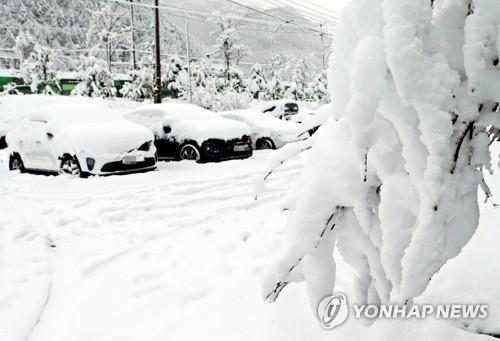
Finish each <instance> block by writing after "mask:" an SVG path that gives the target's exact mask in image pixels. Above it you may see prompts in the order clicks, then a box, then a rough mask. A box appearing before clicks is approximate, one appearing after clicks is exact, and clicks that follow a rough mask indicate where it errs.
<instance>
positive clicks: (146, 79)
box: [120, 56, 154, 102]
mask: <svg viewBox="0 0 500 341" xmlns="http://www.w3.org/2000/svg"><path fill="white" fill-rule="evenodd" d="M138 66H139V68H138V70H133V71H132V72H130V77H131V79H132V81H131V82H126V83H125V84H123V87H122V88H121V89H120V93H121V94H122V96H123V97H125V98H128V99H131V100H133V101H138V102H142V101H144V100H145V99H147V98H151V97H152V96H153V79H154V69H153V61H152V58H151V57H150V56H144V57H143V58H142V59H141V61H140V62H139V65H138Z"/></svg>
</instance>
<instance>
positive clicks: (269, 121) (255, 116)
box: [219, 109, 300, 134]
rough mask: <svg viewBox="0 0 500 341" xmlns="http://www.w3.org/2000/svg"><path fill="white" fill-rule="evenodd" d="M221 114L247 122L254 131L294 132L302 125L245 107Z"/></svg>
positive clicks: (221, 113)
mask: <svg viewBox="0 0 500 341" xmlns="http://www.w3.org/2000/svg"><path fill="white" fill-rule="evenodd" d="M219 114H220V115H221V116H223V117H226V118H230V119H237V120H240V121H243V122H245V123H246V124H248V125H249V126H250V128H251V129H252V132H254V133H255V132H259V133H263V131H273V132H276V133H279V134H294V133H296V132H297V131H298V130H299V128H300V125H299V124H298V123H295V122H290V121H283V120H280V119H279V118H276V117H274V116H272V115H267V114H264V113H262V112H259V111H256V110H251V109H244V110H229V111H223V112H220V113H219Z"/></svg>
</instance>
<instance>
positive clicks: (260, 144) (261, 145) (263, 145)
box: [255, 137, 276, 150]
mask: <svg viewBox="0 0 500 341" xmlns="http://www.w3.org/2000/svg"><path fill="white" fill-rule="evenodd" d="M255 147H256V149H257V150H262V149H276V145H275V144H274V142H273V140H271V139H270V138H268V137H262V138H260V139H258V140H257V142H256V144H255Z"/></svg>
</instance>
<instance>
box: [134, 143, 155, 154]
mask: <svg viewBox="0 0 500 341" xmlns="http://www.w3.org/2000/svg"><path fill="white" fill-rule="evenodd" d="M152 144H153V142H152V141H148V142H145V143H143V144H142V145H141V146H140V147H139V148H137V150H139V151H141V152H149V149H151V146H152Z"/></svg>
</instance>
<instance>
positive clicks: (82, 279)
mask: <svg viewBox="0 0 500 341" xmlns="http://www.w3.org/2000/svg"><path fill="white" fill-rule="evenodd" d="M272 153H275V152H269V151H264V152H256V153H255V155H254V157H253V158H251V159H248V160H242V161H229V162H224V163H219V164H205V165H198V164H194V163H191V162H180V163H161V164H160V166H159V170H158V171H157V172H152V173H146V174H137V175H130V176H116V177H106V178H90V179H74V178H70V177H65V176H60V177H52V176H51V177H46V176H37V175H28V174H17V173H10V172H7V171H6V170H5V163H4V164H3V165H0V166H1V167H2V170H1V171H0V340H6V341H17V340H44V341H58V340H61V341H70V340H81V341H88V340H92V341H99V340H102V341H125V340H228V341H229V340H239V341H243V340H270V341H271V340H272V341H276V340H287V341H289V340H301V341H302V340H332V339H335V340H353V341H354V340H370V341H373V340H489V339H491V338H490V337H488V336H483V335H477V334H473V333H470V332H466V331H462V330H460V329H458V328H455V327H453V326H452V325H451V323H448V322H445V321H434V320H431V319H428V320H425V321H379V322H376V323H375V324H374V325H373V326H372V327H371V328H369V329H367V328H365V327H363V326H361V324H360V322H359V321H353V320H349V321H348V323H346V324H345V325H343V326H341V327H338V328H337V329H335V330H333V331H323V330H322V329H321V327H320V325H319V323H318V322H317V321H316V319H315V317H314V315H313V313H312V312H311V310H310V307H309V302H308V299H307V296H306V290H305V289H304V287H303V285H290V286H289V287H287V288H286V289H285V291H284V292H283V293H282V295H281V296H280V298H279V299H278V301H277V302H276V303H274V304H267V303H265V302H264V301H263V299H262V294H261V284H260V277H261V274H262V273H263V272H264V271H265V270H266V269H267V264H268V263H269V262H270V261H271V259H272V258H273V256H274V254H275V251H276V249H277V248H279V247H280V245H282V243H283V241H284V229H286V226H284V222H285V219H284V218H283V215H282V213H280V206H279V205H280V199H281V198H282V197H283V196H284V195H285V194H286V191H287V190H288V189H289V188H290V187H291V186H292V183H293V180H294V179H295V178H296V176H297V175H298V174H299V172H300V169H301V161H300V160H295V161H292V162H290V163H288V164H286V165H285V166H284V167H283V168H281V169H280V170H279V171H278V172H277V173H276V174H274V175H273V176H272V177H271V178H270V180H269V183H268V184H267V187H266V188H267V189H266V192H265V193H264V194H263V195H262V196H261V197H260V199H259V200H258V201H255V200H254V195H253V190H252V176H253V175H254V174H255V173H257V172H261V171H263V170H264V169H265V168H266V165H267V159H268V157H269V156H270V155H271V154H272ZM489 182H490V186H491V187H492V190H493V191H494V192H495V193H500V179H499V178H498V175H496V176H494V177H491V178H490V179H489ZM481 210H482V217H481V223H480V227H479V230H478V232H477V234H476V235H475V236H474V237H473V239H472V241H471V242H470V243H469V244H468V245H467V246H466V248H465V249H464V251H463V252H462V254H461V255H459V256H458V257H457V258H455V259H453V260H452V261H450V262H449V263H448V264H447V265H446V266H445V267H444V268H443V270H442V272H441V273H440V274H438V275H437V276H436V277H435V278H434V279H433V281H432V282H431V286H430V287H429V289H428V290H427V292H426V294H425V295H424V297H423V298H422V299H421V300H422V301H426V302H440V303H447V302H453V303H456V302H474V303H484V302H486V303H488V304H489V305H490V318H489V319H488V320H487V321H486V322H484V323H485V325H486V326H487V327H488V328H489V329H488V330H489V331H490V332H492V333H493V332H495V333H500V323H499V322H498V321H500V312H499V308H500V290H499V289H498V288H499V283H500V250H499V249H498V242H499V240H500V229H499V226H498V222H499V221H500V220H499V218H500V210H495V209H493V208H492V206H491V205H489V204H488V205H487V204H484V205H481ZM337 259H338V258H337ZM338 267H339V270H338V275H337V278H338V283H337V285H336V287H337V288H339V291H341V292H344V293H347V294H349V292H350V285H351V276H352V273H351V271H350V269H349V268H347V266H346V265H344V264H342V263H341V264H339V265H338ZM495 326H496V330H493V329H492V328H494V327H495ZM479 327H481V326H479Z"/></svg>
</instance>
